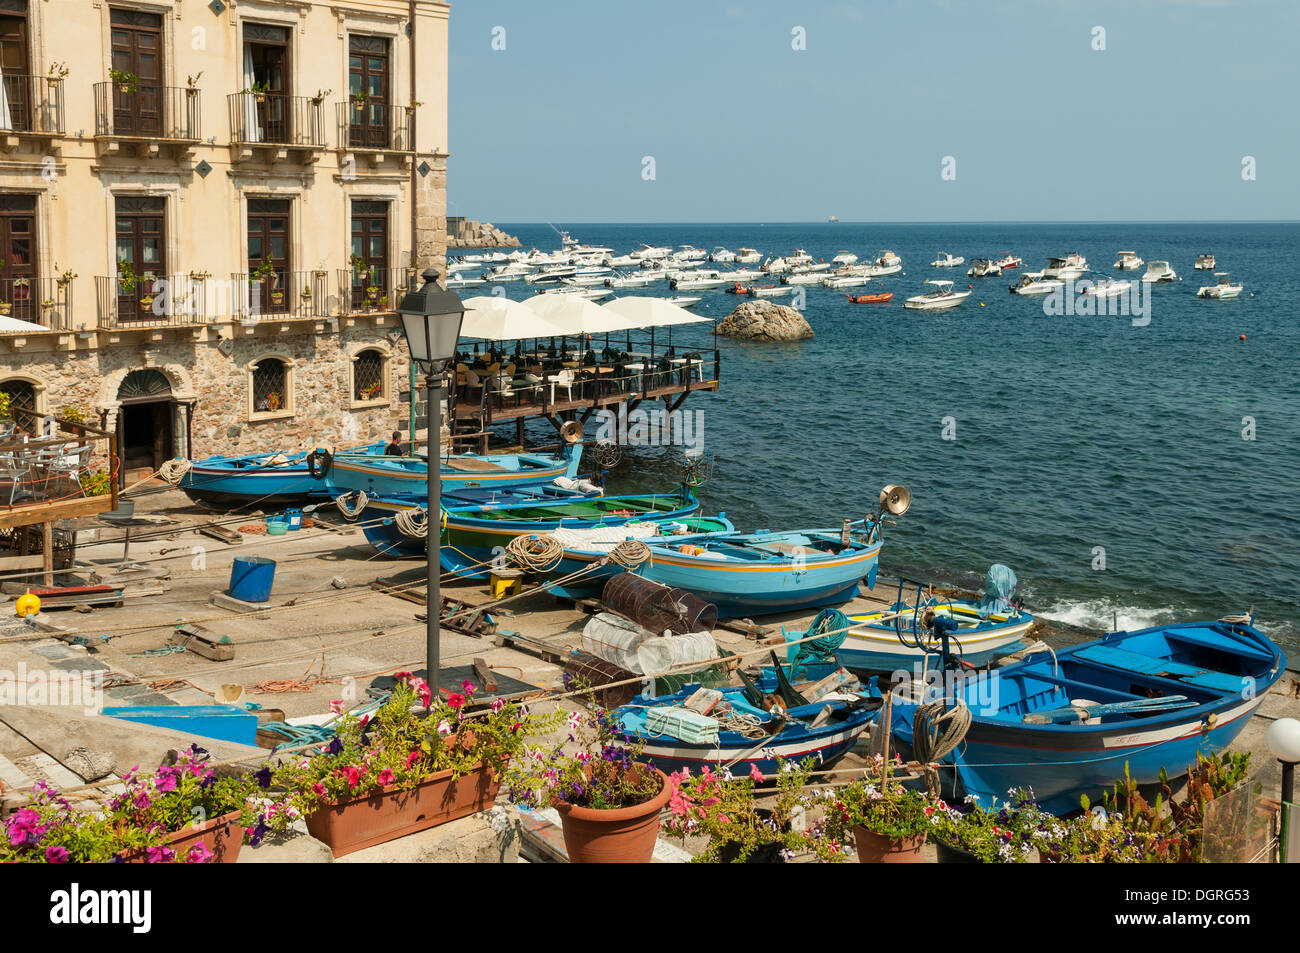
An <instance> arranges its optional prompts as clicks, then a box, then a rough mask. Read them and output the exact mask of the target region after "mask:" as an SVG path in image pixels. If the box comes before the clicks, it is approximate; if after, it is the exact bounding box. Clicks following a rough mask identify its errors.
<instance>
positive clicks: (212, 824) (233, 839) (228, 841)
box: [122, 811, 244, 864]
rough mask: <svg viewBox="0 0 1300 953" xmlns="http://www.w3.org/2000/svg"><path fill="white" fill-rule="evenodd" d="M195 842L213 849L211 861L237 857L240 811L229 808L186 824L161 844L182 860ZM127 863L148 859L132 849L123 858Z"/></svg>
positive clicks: (240, 840) (229, 861) (241, 839)
mask: <svg viewBox="0 0 1300 953" xmlns="http://www.w3.org/2000/svg"><path fill="white" fill-rule="evenodd" d="M195 844H202V845H203V846H204V847H206V848H207V849H208V850H210V851H212V853H213V855H214V856H213V858H212V863H214V864H233V863H234V862H235V859H236V858H237V857H239V849H240V848H241V847H243V846H244V828H243V827H242V826H241V825H240V823H239V812H238V811H232V812H231V813H229V814H223V815H221V816H220V817H214V818H213V819H212V820H210V821H207V822H205V823H203V824H199V825H197V826H195V825H192V824H191V825H187V826H185V827H183V828H181V829H180V830H178V831H173V832H172V833H171V834H168V835H167V839H166V840H164V841H163V843H162V846H163V847H170V848H171V849H172V850H174V851H176V857H177V858H178V859H181V860H183V859H184V858H185V855H186V854H188V853H189V851H190V848H191V847H193V846H194V845H195ZM122 859H123V860H125V861H126V862H127V863H128V864H143V863H146V862H147V861H148V856H147V855H146V853H145V852H144V851H132V852H131V853H130V854H126V855H124V856H123V858H122Z"/></svg>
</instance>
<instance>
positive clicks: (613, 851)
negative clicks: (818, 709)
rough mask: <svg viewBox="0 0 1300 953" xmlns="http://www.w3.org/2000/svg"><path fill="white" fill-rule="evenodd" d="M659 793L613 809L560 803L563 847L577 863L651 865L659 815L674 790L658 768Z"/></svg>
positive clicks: (558, 805)
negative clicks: (639, 801) (641, 802)
mask: <svg viewBox="0 0 1300 953" xmlns="http://www.w3.org/2000/svg"><path fill="white" fill-rule="evenodd" d="M634 770H643V771H644V770H650V771H653V772H654V773H655V774H656V775H658V776H659V784H660V787H659V793H658V794H656V795H655V796H654V797H652V798H651V799H650V800H648V801H646V802H645V803H643V804H636V805H634V806H632V807H620V808H615V809H614V810H605V811H601V810H596V809H595V808H590V807H579V806H578V805H576V804H557V805H555V809H556V810H557V811H558V812H559V814H560V820H561V822H562V823H563V825H564V848H565V850H566V851H568V854H569V862H570V863H574V864H648V863H649V862H650V857H651V856H652V855H653V854H654V850H655V841H656V840H657V839H658V837H659V812H660V811H662V810H663V807H664V805H665V804H667V803H668V798H669V796H670V795H671V793H672V789H671V788H670V787H669V786H668V778H667V777H666V776H665V775H664V773H663V772H662V771H660V770H659V769H658V768H640V769H634Z"/></svg>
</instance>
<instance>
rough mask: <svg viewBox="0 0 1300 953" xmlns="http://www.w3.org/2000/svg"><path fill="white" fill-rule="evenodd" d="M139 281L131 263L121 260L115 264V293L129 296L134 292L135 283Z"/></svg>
mask: <svg viewBox="0 0 1300 953" xmlns="http://www.w3.org/2000/svg"><path fill="white" fill-rule="evenodd" d="M139 280H140V279H139V278H138V277H136V273H135V269H134V268H132V267H131V263H130V262H129V261H127V260H126V259H125V258H123V259H122V260H121V261H119V262H118V263H117V293H118V294H123V295H129V294H131V292H133V291H135V286H136V283H137V282H138V281H139Z"/></svg>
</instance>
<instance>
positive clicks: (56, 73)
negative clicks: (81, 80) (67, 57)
mask: <svg viewBox="0 0 1300 953" xmlns="http://www.w3.org/2000/svg"><path fill="white" fill-rule="evenodd" d="M68 72H69V70H68V64H67V63H65V62H54V63H51V64H50V71H49V74H48V75H47V76H46V77H45V82H46V84H47V85H49V87H50V89H54V88H55V87H57V86H58V85H59V83H61V82H62V81H63V80H64V78H66V77H67V75H68Z"/></svg>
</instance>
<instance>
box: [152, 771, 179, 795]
mask: <svg viewBox="0 0 1300 953" xmlns="http://www.w3.org/2000/svg"><path fill="white" fill-rule="evenodd" d="M154 786H155V787H156V788H157V789H158V792H159V793H160V794H167V793H169V792H171V791H175V790H176V775H174V774H171V773H168V774H163V773H162V772H161V771H159V772H158V780H157V781H156V782H154Z"/></svg>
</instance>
